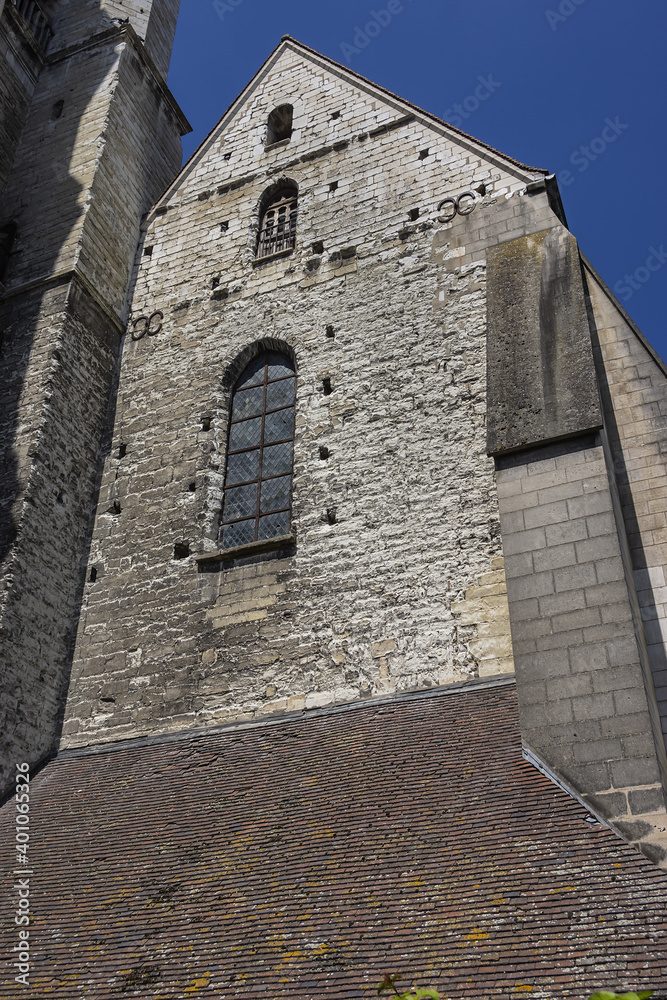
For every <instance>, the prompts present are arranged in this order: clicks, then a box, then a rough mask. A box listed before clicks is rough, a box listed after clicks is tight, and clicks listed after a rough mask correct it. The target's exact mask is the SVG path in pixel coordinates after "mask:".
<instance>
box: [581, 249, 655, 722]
mask: <svg viewBox="0 0 667 1000" xmlns="http://www.w3.org/2000/svg"><path fill="white" fill-rule="evenodd" d="M587 284H588V289H589V293H590V301H591V310H592V316H591V319H592V326H593V331H594V345H595V355H596V363H597V366H598V373H599V380H600V390H601V396H602V401H603V407H604V410H605V422H606V425H607V429H608V435H609V444H610V450H611V458H612V464H613V468H614V476H615V480H616V483H617V484H618V491H619V497H620V503H621V508H622V511H623V519H624V523H625V530H626V533H627V539H628V548H629V552H630V558H631V564H632V570H633V573H634V580H635V586H636V589H637V595H638V599H639V604H640V607H641V617H642V620H643V631H644V635H645V639H646V645H647V649H648V655H649V660H650V663H651V669H652V672H653V680H654V684H655V692H656V698H657V703H658V708H659V711H660V715H661V719H662V731H663V734H664V735H665V737H666V738H667V653H666V651H665V640H666V639H667V581H666V577H665V569H664V567H665V564H667V459H666V457H665V455H666V453H667V440H666V430H667V372H666V370H665V365H664V363H663V362H662V361H661V360H660V359H659V358H658V357H657V356H656V354H655V352H654V351H653V350H652V348H651V347H650V346H649V344H648V343H647V342H646V341H645V340H644V338H643V337H642V336H641V334H640V333H639V332H638V330H637V329H636V328H635V326H634V324H632V322H631V321H630V320H629V319H628V317H627V316H626V315H624V313H623V310H622V309H620V308H619V306H618V303H617V302H616V301H615V300H614V299H613V297H612V296H611V294H610V293H609V291H608V290H607V289H606V288H605V287H604V285H603V284H602V282H601V281H600V279H599V278H598V276H597V275H596V274H595V273H594V272H593V271H592V270H591V269H590V268H587Z"/></svg>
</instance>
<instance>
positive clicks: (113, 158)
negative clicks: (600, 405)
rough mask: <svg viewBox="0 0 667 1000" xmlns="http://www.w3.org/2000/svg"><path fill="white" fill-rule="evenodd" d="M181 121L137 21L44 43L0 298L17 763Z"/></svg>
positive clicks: (1, 586)
mask: <svg viewBox="0 0 667 1000" xmlns="http://www.w3.org/2000/svg"><path fill="white" fill-rule="evenodd" d="M60 101H63V102H64V103H63V105H62V107H61V109H60V110H61V112H62V113H61V114H60V115H58V116H54V114H53V107H54V103H56V102H60ZM183 127H184V119H183V117H182V115H181V113H180V112H179V110H178V108H177V107H176V105H175V104H174V103H173V99H172V98H171V96H170V95H169V94H168V92H167V91H166V88H165V87H164V84H163V83H162V82H161V81H160V80H159V79H157V77H156V74H155V71H154V69H153V67H152V66H151V64H150V63H149V62H148V61H147V60H146V58H145V56H144V55H143V51H142V48H141V45H140V43H139V42H137V40H136V36H134V34H133V33H132V32H131V29H129V28H125V29H123V28H119V29H117V30H114V31H112V32H111V33H109V34H108V35H107V36H105V37H102V38H100V37H98V38H97V39H95V40H93V41H92V42H91V44H90V45H85V44H84V45H82V46H81V47H80V48H78V49H76V48H75V49H73V50H70V51H69V52H68V53H67V54H66V55H64V56H63V55H62V54H59V53H55V54H54V56H53V58H52V59H50V61H49V64H48V66H47V67H46V68H45V69H44V70H43V72H42V74H41V76H40V80H39V84H38V86H37V89H36V91H35V95H34V97H33V101H32V105H31V109H30V114H29V117H28V122H27V125H26V128H25V129H24V132H23V136H22V140H21V145H20V147H19V151H18V153H17V156H16V161H15V165H14V174H13V176H12V179H11V180H10V183H9V185H8V187H7V192H6V199H5V208H6V210H7V211H8V212H9V213H10V214H11V215H12V216H13V217H14V218H15V219H16V221H17V223H18V233H19V235H18V238H17V241H16V252H15V253H13V254H12V260H11V266H10V268H9V270H8V273H7V277H6V283H7V284H6V291H5V297H4V300H3V302H2V303H1V304H0V328H1V329H2V332H3V343H2V356H1V357H0V365H1V366H2V372H3V379H2V395H1V397H0V425H1V426H2V430H3V475H2V478H1V480H0V484H1V485H0V511H1V513H2V519H1V521H2V525H1V527H0V543H1V545H2V548H1V549H0V556H1V557H2V577H1V581H0V592H1V593H2V607H1V609H0V636H1V646H0V652H1V655H2V659H3V665H4V666H5V669H4V672H3V678H4V680H3V696H5V700H4V704H5V710H6V712H7V713H8V714H6V716H5V719H4V724H3V733H4V743H3V746H2V762H3V765H7V766H10V767H11V766H13V763H14V762H15V761H16V760H27V761H29V762H30V763H31V764H32V765H34V764H36V763H37V762H39V761H40V760H41V759H42V758H43V757H44V756H46V755H48V753H49V752H50V751H51V750H52V748H53V746H54V744H55V742H56V740H57V737H58V733H59V726H60V722H61V714H62V702H63V697H64V694H65V691H66V684H67V678H68V671H69V665H70V663H71V653H72V636H73V631H74V629H75V623H76V614H77V609H78V603H79V598H80V592H81V586H82V571H83V568H84V565H85V561H86V551H87V543H88V540H89V527H90V515H91V510H92V507H93V504H94V497H95V492H96V487H97V486H98V485H99V479H98V470H99V459H100V449H101V445H102V438H103V431H104V428H105V426H106V424H107V419H108V411H109V404H110V394H111V387H112V379H113V372H114V364H115V361H116V358H117V355H118V348H119V344H120V339H121V335H122V331H123V322H122V317H123V315H124V312H125V310H126V306H127V302H126V300H127V289H128V282H129V277H130V270H131V266H132V262H133V260H134V257H135V254H136V246H137V241H138V239H139V227H140V221H141V217H142V215H143V214H144V213H145V212H146V211H147V209H148V208H149V207H150V205H151V204H152V203H153V201H154V200H155V198H156V197H157V195H158V194H159V192H160V191H161V190H163V189H164V186H165V185H166V183H167V182H168V180H169V179H170V178H171V177H172V176H173V174H174V172H175V170H176V169H177V166H178V164H179V162H180V133H181V131H182V130H183ZM36 151H37V152H36Z"/></svg>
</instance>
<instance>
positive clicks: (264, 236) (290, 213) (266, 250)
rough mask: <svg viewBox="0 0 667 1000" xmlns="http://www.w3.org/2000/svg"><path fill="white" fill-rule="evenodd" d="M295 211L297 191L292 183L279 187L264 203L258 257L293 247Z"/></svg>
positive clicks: (296, 208)
mask: <svg viewBox="0 0 667 1000" xmlns="http://www.w3.org/2000/svg"><path fill="white" fill-rule="evenodd" d="M297 211H298V193H297V189H296V187H295V186H294V185H286V186H285V187H282V188H280V190H279V191H276V193H275V194H274V195H272V196H271V197H270V198H269V199H268V200H267V201H266V202H265V203H264V207H263V210H262V213H261V215H260V220H259V241H258V243H257V256H258V257H270V256H271V254H274V253H279V252H280V251H281V250H291V249H292V248H293V247H294V245H295V243H296V217H297Z"/></svg>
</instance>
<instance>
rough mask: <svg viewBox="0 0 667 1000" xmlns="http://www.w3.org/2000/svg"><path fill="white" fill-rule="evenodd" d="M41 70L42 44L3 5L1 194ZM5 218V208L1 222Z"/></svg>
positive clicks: (0, 34)
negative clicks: (36, 42) (34, 39)
mask: <svg viewBox="0 0 667 1000" xmlns="http://www.w3.org/2000/svg"><path fill="white" fill-rule="evenodd" d="M40 69H41V54H40V52H39V49H38V46H37V45H36V44H35V43H34V42H33V41H32V39H31V37H30V35H29V34H28V32H27V31H26V30H24V29H23V25H22V22H21V18H20V16H19V15H18V14H17V12H16V9H15V8H14V7H13V6H12V5H9V4H8V5H7V7H6V8H4V7H3V8H0V197H1V196H2V193H3V191H4V189H5V185H6V184H7V181H8V179H9V175H10V173H11V168H12V163H13V162H14V156H15V154H16V150H17V148H18V144H19V140H20V138H21V132H22V131H23V127H24V125H25V122H26V119H27V117H28V109H29V108H30V100H31V97H32V94H33V91H34V89H35V83H36V81H37V77H38V76H39V71H40ZM4 221H6V220H5V212H4V209H3V210H2V211H1V214H0V224H1V223H2V222H4Z"/></svg>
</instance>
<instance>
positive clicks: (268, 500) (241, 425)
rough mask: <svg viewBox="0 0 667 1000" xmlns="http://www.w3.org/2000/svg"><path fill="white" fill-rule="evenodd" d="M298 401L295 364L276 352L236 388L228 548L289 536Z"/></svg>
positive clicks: (257, 362)
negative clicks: (295, 416) (295, 405)
mask: <svg viewBox="0 0 667 1000" xmlns="http://www.w3.org/2000/svg"><path fill="white" fill-rule="evenodd" d="M295 397H296V372H295V368H294V362H293V361H291V359H290V358H288V357H287V355H285V354H279V353H278V352H277V351H265V352H264V353H263V354H260V355H259V357H257V358H255V359H254V361H251V362H250V364H249V365H248V366H247V368H246V369H245V370H244V371H243V373H242V374H241V376H240V377H239V379H238V380H237V382H236V384H235V386H234V390H233V393H232V410H231V420H230V427H229V446H228V449H227V472H226V476H225V495H224V503H223V508H222V521H221V532H222V537H221V547H222V548H223V549H231V548H235V547H236V546H237V545H247V544H248V543H250V542H257V541H262V540H265V539H269V538H277V537H279V536H281V535H287V534H288V533H289V530H290V518H291V506H292V462H293V455H294V402H295Z"/></svg>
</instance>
